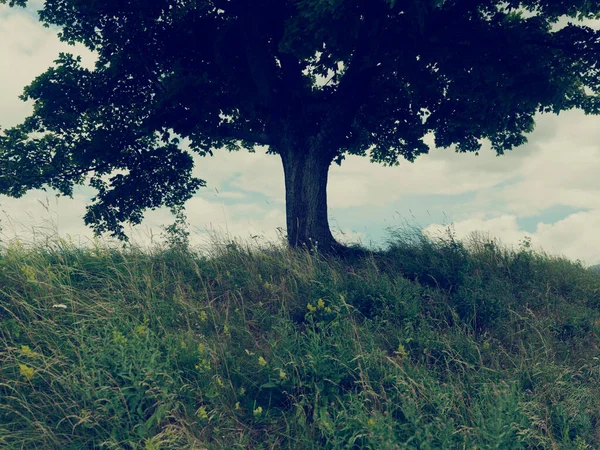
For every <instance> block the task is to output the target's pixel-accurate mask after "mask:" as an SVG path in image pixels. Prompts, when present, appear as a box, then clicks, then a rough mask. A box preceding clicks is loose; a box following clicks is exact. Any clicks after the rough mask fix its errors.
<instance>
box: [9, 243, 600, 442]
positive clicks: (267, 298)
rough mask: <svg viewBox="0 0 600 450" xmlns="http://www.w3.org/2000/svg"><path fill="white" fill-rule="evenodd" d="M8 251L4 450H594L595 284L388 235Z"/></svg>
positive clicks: (521, 261) (529, 257)
mask: <svg viewBox="0 0 600 450" xmlns="http://www.w3.org/2000/svg"><path fill="white" fill-rule="evenodd" d="M211 250H212V252H211V254H210V255H204V256H203V255H202V254H200V253H199V252H195V251H192V250H190V249H189V247H188V244H187V240H185V239H183V240H177V239H174V240H172V241H171V245H170V247H168V248H155V249H154V250H151V251H147V250H145V251H142V250H139V249H136V248H134V247H130V248H127V249H118V248H113V247H103V246H102V245H99V244H98V245H95V246H92V247H88V248H80V247H77V246H75V245H73V244H70V243H69V242H67V241H62V240H55V241H48V243H46V244H44V245H41V244H40V245H37V246H34V247H26V246H23V245H21V244H18V243H13V244H11V245H9V246H7V247H6V248H4V249H3V250H2V251H1V253H0V448H6V449H62V450H75V449H145V450H158V449H161V450H162V449H235V448H252V449H374V450H386V449H388V450H392V449H470V450H472V449H506V450H518V449H530V450H533V449H573V450H576V449H577V450H584V449H597V448H600V351H599V350H600V276H599V275H598V274H597V273H593V272H592V271H589V270H587V269H585V268H584V267H583V266H582V265H581V264H580V263H574V262H571V261H568V260H566V259H563V258H557V257H552V256H548V255H545V254H542V253H539V252H535V251H533V250H532V249H531V247H530V246H529V245H528V243H527V242H525V243H524V245H523V246H521V248H519V249H516V250H515V249H507V248H504V247H502V246H501V245H499V244H498V243H497V242H494V241H491V240H486V239H481V238H477V237H475V238H473V239H472V240H471V241H469V242H467V243H462V242H459V241H457V240H456V239H454V238H453V237H452V235H449V236H448V237H447V238H443V239H431V238H426V237H424V236H422V235H419V234H414V233H413V235H411V236H407V235H400V234H397V235H395V236H393V237H392V239H391V241H390V245H389V248H388V249H387V250H385V251H380V252H377V253H373V254H372V255H371V256H368V257H360V258H359V257H356V258H355V259H348V258H346V259H340V258H334V257H324V256H322V255H320V254H319V253H318V252H316V251H305V250H293V251H292V250H287V249H283V248H280V247H277V246H272V247H270V248H262V249H260V248H249V247H244V246H243V245H241V244H236V243H229V244H227V245H224V244H215V245H214V246H213V248H212V249H211Z"/></svg>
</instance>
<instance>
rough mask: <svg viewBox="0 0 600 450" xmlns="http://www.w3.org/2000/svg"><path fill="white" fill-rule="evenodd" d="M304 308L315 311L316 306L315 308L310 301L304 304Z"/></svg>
mask: <svg viewBox="0 0 600 450" xmlns="http://www.w3.org/2000/svg"><path fill="white" fill-rule="evenodd" d="M306 309H308V310H309V311H310V312H315V311H316V310H317V308H315V307H314V306H313V305H311V304H310V303H309V304H308V305H306Z"/></svg>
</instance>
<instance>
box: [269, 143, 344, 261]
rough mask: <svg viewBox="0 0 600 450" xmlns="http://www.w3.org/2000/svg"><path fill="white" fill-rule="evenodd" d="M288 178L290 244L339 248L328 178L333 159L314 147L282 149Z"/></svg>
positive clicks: (287, 208) (286, 190)
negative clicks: (329, 212) (331, 221)
mask: <svg viewBox="0 0 600 450" xmlns="http://www.w3.org/2000/svg"><path fill="white" fill-rule="evenodd" d="M280 155H281V159H282V162H283V172H284V177H285V202H286V225H287V240H288V244H289V245H290V247H303V246H306V247H307V248H311V249H312V248H314V247H317V248H318V249H319V250H322V251H323V252H326V253H328V252H331V251H332V250H335V249H336V248H337V247H339V244H338V243H337V242H336V241H335V239H334V238H333V235H332V234H331V230H330V229H329V220H328V217H327V177H328V174H329V166H330V165H331V160H330V158H329V157H326V156H323V155H325V152H323V151H318V150H317V149H314V148H309V149H308V150H305V151H303V150H300V151H299V150H298V149H290V150H288V151H283V152H280Z"/></svg>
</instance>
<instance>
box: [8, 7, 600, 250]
mask: <svg viewBox="0 0 600 450" xmlns="http://www.w3.org/2000/svg"><path fill="white" fill-rule="evenodd" d="M7 2H8V3H9V5H10V6H24V5H25V4H26V2H27V0H10V1H8V0H0V3H7ZM599 13H600V2H599V1H597V0H590V1H583V0H523V1H513V0H508V1H494V0H254V1H252V2H250V1H243V0H185V1H184V0H153V1H145V0H144V1H143V0H94V1H79V0H46V2H45V4H44V6H43V9H42V10H41V11H40V13H39V14H40V20H41V22H43V23H44V24H45V25H57V26H59V27H60V28H61V30H62V31H61V33H60V37H61V39H62V40H64V41H67V42H69V43H76V42H79V43H83V44H84V45H85V46H87V47H88V48H89V49H91V50H93V51H96V52H97V54H98V60H97V62H96V64H95V68H94V69H93V70H89V69H86V68H84V67H82V65H81V64H80V60H79V59H78V58H75V57H73V56H72V55H69V54H61V55H60V56H59V57H58V59H57V61H56V64H55V66H53V67H51V68H49V69H48V70H47V71H46V72H45V73H43V74H42V75H40V76H39V77H37V78H36V79H35V80H34V81H33V82H32V83H31V84H30V85H29V86H27V87H26V88H25V90H24V94H23V96H22V98H23V99H24V100H27V99H32V100H33V101H34V105H35V106H34V112H33V114H32V115H31V116H30V117H28V118H27V119H26V120H25V121H24V122H23V123H22V124H21V125H19V126H16V127H14V128H12V129H8V130H5V131H4V132H3V135H0V139H1V140H0V193H3V194H8V195H11V196H15V197H18V196H20V195H23V194H24V193H25V192H26V191H28V190H30V189H33V188H40V187H43V186H50V187H52V188H55V189H58V190H59V191H60V192H61V193H62V194H64V195H71V194H72V190H73V186H74V185H76V184H79V183H83V182H85V181H86V178H87V179H89V184H90V185H91V186H93V187H94V188H96V189H97V192H98V193H97V195H96V197H95V198H94V199H93V201H92V203H91V204H90V205H89V206H88V210H87V213H86V215H85V217H84V219H85V222H86V223H87V224H89V225H91V226H92V227H93V228H94V230H95V231H96V232H99V233H101V232H107V231H108V232H111V233H112V234H113V235H116V236H121V237H122V236H124V234H123V226H122V224H123V223H124V222H126V221H130V222H132V223H139V222H140V221H141V219H142V217H143V212H144V210H145V209H147V208H156V207H159V206H161V205H166V206H169V207H171V208H173V209H178V208H180V207H181V206H182V205H183V204H184V202H185V201H186V200H187V199H189V198H190V197H191V196H192V194H193V193H194V191H195V190H196V189H198V188H199V187H201V186H203V185H204V181H202V180H199V179H196V178H194V177H192V167H193V161H192V158H191V156H190V155H189V154H188V153H187V152H186V151H184V150H182V149H181V148H180V141H179V139H180V138H188V139H189V142H190V148H191V150H192V151H194V152H197V153H199V154H201V155H206V154H212V153H211V152H212V150H213V149H217V148H227V149H229V150H239V149H247V150H250V151H253V150H254V148H255V146H257V145H265V146H268V152H269V153H272V154H276V155H279V156H280V157H281V160H282V163H283V170H284V177H285V189H286V218H287V236H288V241H289V243H290V244H291V245H292V246H296V245H304V244H306V245H309V246H311V245H313V244H314V242H315V241H316V242H318V244H319V247H320V248H321V249H324V250H330V249H332V248H333V249H335V248H338V246H339V244H337V243H336V242H335V240H334V238H333V236H332V234H331V232H330V229H329V224H328V218H327V197H326V185H327V176H328V170H329V166H330V165H331V163H332V162H336V163H338V164H340V163H341V162H342V160H343V159H344V156H345V155H347V154H352V155H362V156H369V157H370V158H371V160H372V161H373V162H379V163H383V164H389V165H395V164H398V162H399V160H400V159H401V158H404V159H406V160H408V161H411V162H412V161H414V159H415V158H416V157H417V156H418V155H420V154H423V153H427V151H428V146H427V145H426V144H425V143H424V142H423V137H424V136H425V135H426V134H428V133H434V135H435V144H436V146H439V147H449V146H451V145H455V146H456V147H455V148H456V150H457V151H459V152H476V151H478V150H479V149H480V147H481V142H482V140H483V139H489V140H490V141H491V145H492V147H493V149H495V151H496V152H497V153H498V154H502V153H503V152H505V151H507V150H510V149H512V148H514V147H516V146H519V145H521V144H523V143H524V142H526V138H525V134H526V133H528V132H531V131H532V130H533V127H534V119H533V116H534V114H535V113H536V112H553V113H559V112H560V111H563V110H568V109H570V108H575V107H577V108H583V109H584V110H585V112H586V113H590V114H597V113H598V112H599V110H600V100H599V98H600V97H599V94H600V79H599V77H598V74H599V70H600V64H599V59H600V58H599V54H600V33H599V32H598V31H594V30H593V29H591V28H589V27H586V26H583V25H582V23H581V22H580V20H584V19H594V18H598V17H599ZM565 16H566V17H569V18H572V19H576V20H575V21H574V22H575V24H569V25H567V26H564V27H562V28H560V27H556V26H555V24H556V23H557V22H558V20H559V19H560V18H564V17H565Z"/></svg>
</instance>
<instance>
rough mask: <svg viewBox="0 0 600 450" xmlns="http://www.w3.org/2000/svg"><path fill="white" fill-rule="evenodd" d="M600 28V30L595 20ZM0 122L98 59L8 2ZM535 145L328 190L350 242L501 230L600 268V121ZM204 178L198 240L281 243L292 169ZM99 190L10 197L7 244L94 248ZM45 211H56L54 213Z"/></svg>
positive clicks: (5, 206) (435, 160)
mask: <svg viewBox="0 0 600 450" xmlns="http://www.w3.org/2000/svg"><path fill="white" fill-rule="evenodd" d="M595 25H596V26H598V24H595ZM0 43H1V45H0V126H1V127H2V128H4V129H5V128H8V127H10V126H13V125H16V124H18V123H20V122H21V121H22V120H23V119H24V118H25V117H26V116H27V115H28V114H29V113H30V111H31V104H26V103H23V102H22V101H20V100H19V99H18V98H17V97H18V95H19V94H21V92H22V89H23V87H24V86H25V85H27V84H29V83H30V82H31V81H32V80H33V79H34V78H35V76H36V75H38V74H40V73H42V72H43V71H44V70H45V69H47V68H48V67H49V66H50V65H51V64H52V61H53V60H54V59H56V56H57V55H58V53H59V52H61V51H67V52H70V53H75V54H80V55H81V56H82V57H83V60H84V63H86V64H89V65H91V64H93V61H94V57H93V55H92V54H90V53H89V52H88V51H87V50H86V49H85V48H83V47H70V46H67V45H66V44H63V43H61V42H60V41H59V40H58V38H57V37H56V30H53V29H47V28H43V27H42V25H41V24H40V23H39V22H37V18H36V15H35V12H34V11H32V10H31V8H30V9H29V10H23V9H20V8H14V9H11V8H8V7H7V6H5V5H0ZM536 122H537V124H536V128H535V131H534V132H533V133H532V134H531V135H529V143H527V144H526V145H524V146H522V147H519V148H517V149H515V150H513V151H512V152H509V153H508V154H506V155H504V156H502V157H496V156H495V154H494V152H493V151H492V150H490V148H489V146H488V147H485V148H484V149H483V150H482V151H481V152H480V154H479V156H475V155H473V154H457V153H454V152H453V151H452V150H451V149H435V148H433V149H432V151H431V152H430V154H429V155H424V156H421V157H419V158H418V159H417V161H416V162H415V163H414V164H411V163H408V162H401V164H400V166H399V167H391V168H390V167H383V166H381V165H377V164H372V163H370V162H369V161H368V159H367V158H359V157H348V158H347V159H346V160H345V161H344V163H343V164H342V166H341V167H338V166H337V165H333V166H332V168H331V171H330V180H329V187H328V195H329V197H328V198H329V200H328V203H329V207H330V213H329V216H330V223H331V226H332V228H333V230H334V234H336V236H338V238H340V240H342V241H346V242H348V241H360V242H362V243H364V244H367V245H368V244H372V245H375V246H377V245H380V244H383V243H384V242H385V241H386V239H387V238H388V237H389V233H388V231H387V230H388V229H389V228H391V229H398V228H400V229H402V228H404V227H406V225H407V224H408V225H410V226H419V227H422V228H424V229H425V230H426V231H427V232H429V233H432V234H436V233H439V232H441V231H443V230H444V229H445V228H446V227H447V226H448V225H449V224H453V228H454V230H455V232H456V234H457V235H458V237H459V238H463V237H466V236H468V235H469V234H470V233H472V232H474V231H479V232H484V233H489V235H490V236H492V237H494V238H498V239H499V240H501V241H502V242H504V243H505V244H507V245H518V243H519V241H521V240H522V239H523V238H525V237H529V238H531V241H532V243H533V244H534V245H535V246H537V247H540V248H543V249H544V250H545V251H547V252H548V253H553V254H561V255H564V256H567V257H569V258H572V259H580V260H581V261H583V262H584V263H586V264H597V263H600V176H598V170H599V168H600V117H594V116H585V115H584V114H583V113H581V112H580V111H569V112H565V113H562V114H561V115H560V116H555V115H539V116H537V118H536ZM196 175H198V176H199V177H200V178H202V179H204V180H206V181H207V187H206V188H204V189H202V190H201V191H200V192H199V193H198V194H197V195H196V196H195V197H194V198H193V199H192V200H190V201H189V203H188V204H187V215H188V218H189V222H190V225H191V231H192V237H193V239H194V241H195V242H204V241H205V240H206V238H205V236H206V230H207V229H208V230H215V231H217V232H220V233H229V235H230V236H231V237H241V238H247V237H248V236H261V238H262V239H267V240H275V239H277V228H278V227H280V228H284V227H285V205H284V184H283V169H282V167H281V161H280V159H279V158H278V157H277V156H274V155H266V154H264V152H257V153H254V154H251V153H228V152H226V151H216V152H215V156H214V157H206V158H200V157H199V158H197V165H196ZM92 194H93V191H91V190H90V189H89V188H82V189H78V190H77V191H76V194H75V196H74V198H73V199H69V198H59V199H56V198H55V197H54V195H53V193H52V192H41V191H37V192H31V193H29V194H27V195H26V196H25V197H23V198H21V199H12V198H8V197H5V196H0V211H1V213H0V226H1V227H2V228H3V230H2V234H1V235H0V236H2V237H0V239H3V240H5V241H6V240H8V239H9V238H11V237H13V236H14V235H15V234H17V235H19V237H20V238H21V239H23V240H29V239H31V237H32V233H33V232H34V231H35V232H36V233H38V235H39V234H40V233H41V234H42V235H43V234H45V233H46V234H47V233H49V232H53V231H58V233H59V234H60V235H61V236H67V235H70V236H72V237H73V238H74V239H75V240H76V241H78V242H86V241H87V240H88V239H89V238H90V237H91V235H92V234H91V232H90V231H89V230H88V229H87V228H86V227H85V226H84V225H83V221H82V219H81V217H82V216H83V214H84V212H85V209H84V207H85V204H86V203H87V202H88V200H89V198H90V196H91V195H92ZM42 204H44V205H45V206H44V205H42ZM172 221H173V219H172V217H171V216H170V214H169V213H168V212H167V211H163V210H160V211H154V212H151V213H149V214H147V218H146V220H145V221H144V223H143V224H142V226H140V227H137V230H135V231H131V233H133V236H134V238H135V239H137V240H138V241H148V239H149V236H151V235H155V236H157V235H159V234H160V232H161V230H160V225H161V224H169V223H172Z"/></svg>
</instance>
